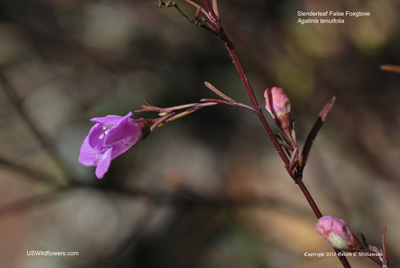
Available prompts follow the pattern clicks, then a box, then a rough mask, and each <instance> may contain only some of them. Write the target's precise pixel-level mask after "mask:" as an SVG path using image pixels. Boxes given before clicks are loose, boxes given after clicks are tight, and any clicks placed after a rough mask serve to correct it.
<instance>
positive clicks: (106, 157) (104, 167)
mask: <svg viewBox="0 0 400 268" xmlns="http://www.w3.org/2000/svg"><path fill="white" fill-rule="evenodd" d="M111 151H112V150H111V149H108V150H106V151H105V152H104V154H102V156H101V159H100V162H99V164H98V166H97V168H96V177H97V178H98V179H101V178H103V177H104V174H106V172H107V171H108V168H109V167H110V164H111Z"/></svg>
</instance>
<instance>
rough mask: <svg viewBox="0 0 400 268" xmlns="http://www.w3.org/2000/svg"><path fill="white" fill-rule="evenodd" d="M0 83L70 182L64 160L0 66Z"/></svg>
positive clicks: (69, 175)
mask: <svg viewBox="0 0 400 268" xmlns="http://www.w3.org/2000/svg"><path fill="white" fill-rule="evenodd" d="M0 83H1V86H2V89H3V90H4V92H5V94H6V96H7V97H8V100H9V101H10V102H11V104H12V105H14V107H15V109H16V110H17V112H18V114H19V115H20V117H21V118H22V119H23V121H24V122H25V124H26V125H27V127H28V129H29V130H30V131H31V132H32V134H33V136H35V138H36V139H37V140H38V142H39V143H40V145H41V146H42V147H43V150H44V151H45V152H46V154H47V155H48V156H49V157H50V158H51V159H52V160H53V161H54V163H55V164H56V165H57V167H58V168H59V169H60V170H61V171H62V173H63V175H64V177H65V180H66V181H67V182H68V183H71V181H72V176H71V174H70V172H69V171H68V168H67V167H66V166H65V164H64V162H63V161H62V160H61V158H60V156H59V155H58V153H57V152H56V150H55V146H54V144H53V142H52V141H51V139H50V138H49V137H48V136H47V135H46V133H45V132H44V131H42V129H41V128H40V127H39V125H38V124H37V123H36V122H35V120H34V119H33V118H32V116H31V114H30V113H29V112H28V111H27V110H26V109H25V107H24V105H23V99H22V98H21V97H20V96H19V94H18V92H17V91H16V90H15V89H14V87H13V85H12V84H11V82H10V81H9V80H8V79H7V77H6V76H5V74H4V72H3V70H2V69H1V68H0Z"/></svg>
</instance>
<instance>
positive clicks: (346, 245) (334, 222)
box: [316, 215, 356, 251]
mask: <svg viewBox="0 0 400 268" xmlns="http://www.w3.org/2000/svg"><path fill="white" fill-rule="evenodd" d="M316 229H317V232H318V233H319V234H320V235H322V236H323V237H324V238H325V240H326V241H328V243H329V244H330V245H331V246H332V247H334V248H337V249H343V250H347V251H349V250H351V249H353V248H354V245H355V243H356V241H354V238H353V234H352V233H351V231H350V229H349V227H348V226H347V224H346V222H345V221H344V220H342V219H338V218H335V217H332V216H329V215H328V216H324V217H322V218H320V219H319V220H318V222H317V226H316Z"/></svg>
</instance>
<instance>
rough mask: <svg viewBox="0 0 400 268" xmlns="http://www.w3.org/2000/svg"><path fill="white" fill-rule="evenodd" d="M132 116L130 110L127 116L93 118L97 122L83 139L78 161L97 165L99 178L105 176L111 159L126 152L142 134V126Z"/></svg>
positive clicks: (85, 164)
mask: <svg viewBox="0 0 400 268" xmlns="http://www.w3.org/2000/svg"><path fill="white" fill-rule="evenodd" d="M131 116H132V112H129V113H128V114H127V115H125V116H118V115H107V116H106V117H95V118H92V119H91V121H92V122H95V123H96V124H95V125H94V126H93V127H92V128H91V129H90V131H89V135H87V137H86V138H85V139H84V141H83V144H82V147H81V153H80V155H79V159H78V162H79V163H81V164H82V165H84V166H97V168H96V177H97V178H99V179H101V178H103V177H104V174H105V173H106V172H107V171H108V168H109V167H110V164H111V160H113V159H114V158H116V157H117V156H119V155H120V154H122V153H124V152H126V151H127V150H128V149H129V148H131V147H132V146H133V145H134V144H135V143H136V142H137V141H138V140H139V139H140V137H141V136H142V128H141V126H140V125H139V124H138V123H136V121H135V120H133V119H131V118H130V117H131Z"/></svg>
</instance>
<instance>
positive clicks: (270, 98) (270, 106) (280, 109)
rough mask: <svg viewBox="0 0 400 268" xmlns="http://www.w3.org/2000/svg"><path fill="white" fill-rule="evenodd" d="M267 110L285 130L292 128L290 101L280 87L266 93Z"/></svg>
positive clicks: (267, 90)
mask: <svg viewBox="0 0 400 268" xmlns="http://www.w3.org/2000/svg"><path fill="white" fill-rule="evenodd" d="M264 97H265V108H266V109H267V111H268V112H269V113H270V114H271V116H272V117H273V118H274V120H275V122H276V123H277V125H278V126H279V127H280V128H281V129H283V130H288V129H289V128H290V101H289V98H288V97H287V96H286V95H285V93H284V92H283V90H282V89H281V88H279V87H272V88H267V89H266V90H265V92H264Z"/></svg>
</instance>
